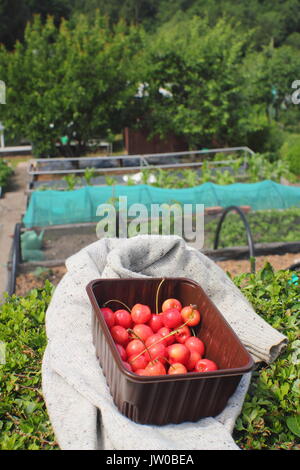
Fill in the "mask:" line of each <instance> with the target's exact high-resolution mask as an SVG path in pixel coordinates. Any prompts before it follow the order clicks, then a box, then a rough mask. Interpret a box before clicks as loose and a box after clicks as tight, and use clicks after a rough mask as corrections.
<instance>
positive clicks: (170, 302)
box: [161, 299, 182, 312]
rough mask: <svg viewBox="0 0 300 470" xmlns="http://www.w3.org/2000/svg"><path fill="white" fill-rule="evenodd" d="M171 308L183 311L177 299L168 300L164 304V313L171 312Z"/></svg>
mask: <svg viewBox="0 0 300 470" xmlns="http://www.w3.org/2000/svg"><path fill="white" fill-rule="evenodd" d="M170 308H176V309H177V310H179V311H180V310H181V309H182V305H181V303H180V302H179V300H177V299H167V300H165V301H164V302H163V304H162V308H161V309H162V311H163V312H165V311H166V310H169V309H170Z"/></svg>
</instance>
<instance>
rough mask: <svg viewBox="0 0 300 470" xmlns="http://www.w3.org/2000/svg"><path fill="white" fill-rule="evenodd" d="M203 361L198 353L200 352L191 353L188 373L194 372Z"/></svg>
mask: <svg viewBox="0 0 300 470" xmlns="http://www.w3.org/2000/svg"><path fill="white" fill-rule="evenodd" d="M199 359H201V355H200V354H199V353H198V351H191V355H190V358H189V360H188V362H187V364H186V368H187V370H188V371H192V370H194V369H195V365H196V363H197V362H198V361H199Z"/></svg>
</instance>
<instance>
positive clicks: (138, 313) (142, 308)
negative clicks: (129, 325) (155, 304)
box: [131, 304, 151, 323]
mask: <svg viewBox="0 0 300 470" xmlns="http://www.w3.org/2000/svg"><path fill="white" fill-rule="evenodd" d="M131 317H132V320H133V321H134V323H147V322H148V321H149V320H150V318H151V310H150V308H149V307H148V305H143V304H135V305H134V306H133V307H132V309H131Z"/></svg>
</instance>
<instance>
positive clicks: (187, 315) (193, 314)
mask: <svg viewBox="0 0 300 470" xmlns="http://www.w3.org/2000/svg"><path fill="white" fill-rule="evenodd" d="M181 317H182V320H183V321H184V322H187V325H189V326H196V325H198V323H199V322H200V312H199V310H197V309H196V308H194V306H193V305H188V306H187V307H183V309H182V310H181Z"/></svg>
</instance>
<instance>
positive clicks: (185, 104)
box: [137, 17, 253, 147]
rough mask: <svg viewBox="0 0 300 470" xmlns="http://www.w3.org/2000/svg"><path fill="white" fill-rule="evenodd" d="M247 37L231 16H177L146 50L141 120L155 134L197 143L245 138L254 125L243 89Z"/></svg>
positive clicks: (214, 142)
mask: <svg viewBox="0 0 300 470" xmlns="http://www.w3.org/2000/svg"><path fill="white" fill-rule="evenodd" d="M246 45H247V38H246V37H245V36H244V37H243V38H236V35H235V29H234V28H233V27H232V26H231V25H230V24H229V23H228V22H226V21H225V20H220V21H219V22H218V23H217V24H216V26H214V27H210V26H209V24H208V21H207V20H206V19H201V18H199V17H194V18H192V19H190V20H186V19H185V20H184V21H179V20H177V21H176V23H175V24H174V23H173V22H172V21H171V22H170V23H168V24H166V25H164V26H163V27H162V28H161V29H160V31H159V33H157V34H156V35H155V36H152V37H151V40H149V37H148V42H147V45H146V47H145V48H144V50H145V57H144V60H145V66H144V67H141V66H140V67H137V70H139V71H141V72H140V74H141V76H143V80H142V82H143V83H144V88H143V98H141V99H140V114H141V120H140V121H139V123H138V125H139V126H142V127H147V128H148V129H149V130H151V131H152V134H156V133H158V134H161V135H166V134H167V133H168V132H170V131H172V132H175V133H176V134H179V135H184V136H185V138H186V139H187V140H188V142H189V143H190V145H191V146H192V147H195V146H196V147H197V146H211V145H226V144H235V143H238V142H241V141H242V140H243V139H244V138H245V136H246V134H247V132H249V130H251V129H252V126H253V121H252V120H251V108H250V105H251V103H250V101H249V100H248V101H247V100H246V99H245V95H244V94H243V86H244V77H243V74H242V69H241V63H242V62H243V60H244V55H245V50H246Z"/></svg>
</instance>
